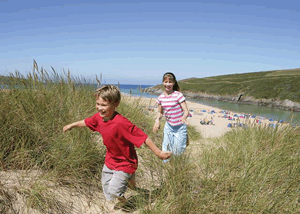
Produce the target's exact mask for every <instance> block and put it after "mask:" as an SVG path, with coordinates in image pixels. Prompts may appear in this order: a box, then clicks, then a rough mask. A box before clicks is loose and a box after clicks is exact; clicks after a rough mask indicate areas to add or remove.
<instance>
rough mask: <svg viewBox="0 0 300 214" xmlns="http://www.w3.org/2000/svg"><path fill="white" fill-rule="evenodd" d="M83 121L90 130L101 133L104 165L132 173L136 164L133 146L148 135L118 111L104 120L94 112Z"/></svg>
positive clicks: (140, 142)
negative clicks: (104, 151)
mask: <svg viewBox="0 0 300 214" xmlns="http://www.w3.org/2000/svg"><path fill="white" fill-rule="evenodd" d="M84 122H85V124H86V126H87V127H89V128H90V129H91V130H92V131H97V132H99V133H100V134H101V135H102V138H103V144H104V145H105V146H106V155H105V165H106V166H107V167H108V168H110V169H112V170H117V171H123V172H126V173H129V174H133V173H134V172H135V170H136V169H137V166H138V158H137V154H136V151H135V148H134V146H136V147H138V148H139V147H141V145H142V144H143V143H144V142H145V141H146V139H147V138H148V135H147V134H145V133H144V132H143V131H142V130H141V129H140V128H138V127H137V126H136V125H134V124H132V123H131V122H130V121H129V120H128V119H127V118H125V117H124V116H122V115H121V114H119V113H117V114H116V115H115V117H114V118H112V119H111V120H109V121H106V122H104V121H103V118H102V117H101V116H100V115H99V113H96V114H94V115H93V116H92V117H89V118H86V119H85V120H84Z"/></svg>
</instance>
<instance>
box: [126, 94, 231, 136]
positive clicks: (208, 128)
mask: <svg viewBox="0 0 300 214" xmlns="http://www.w3.org/2000/svg"><path fill="white" fill-rule="evenodd" d="M123 95H124V98H125V99H127V100H130V99H132V100H137V99H139V100H140V101H139V102H140V104H141V105H142V106H145V107H146V108H147V109H148V111H151V112H153V113H154V115H155V113H157V109H158V108H157V104H156V98H148V97H141V98H139V97H135V96H130V95H128V94H123ZM187 106H188V109H189V111H190V115H191V117H188V120H187V121H188V122H189V124H190V125H192V126H195V127H196V129H197V130H198V131H199V132H200V133H201V134H202V136H203V137H204V138H213V137H220V136H222V135H223V134H224V133H225V132H227V131H229V130H231V128H229V127H227V125H228V123H230V121H229V122H228V120H227V119H226V118H222V117H221V113H219V112H222V111H223V110H222V109H218V108H214V107H211V106H208V105H203V104H200V103H195V102H190V101H187ZM212 110H213V111H215V112H216V113H213V114H212V113H211V111H212ZM203 111H205V112H203ZM205 118H207V119H208V120H211V119H213V124H212V125H202V124H201V123H200V121H201V120H203V119H205Z"/></svg>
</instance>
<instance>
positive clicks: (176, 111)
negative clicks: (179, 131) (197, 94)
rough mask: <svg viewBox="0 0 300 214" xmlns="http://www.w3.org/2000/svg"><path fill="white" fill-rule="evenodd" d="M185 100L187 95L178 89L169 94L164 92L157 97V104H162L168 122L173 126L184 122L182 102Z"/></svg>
mask: <svg viewBox="0 0 300 214" xmlns="http://www.w3.org/2000/svg"><path fill="white" fill-rule="evenodd" d="M183 101H185V97H184V96H183V94H182V93H180V92H178V91H174V92H173V93H172V94H170V95H167V96H166V95H165V93H162V94H161V95H159V97H158V98H157V104H158V105H161V107H162V109H163V113H164V116H165V118H166V120H167V122H168V123H169V124H170V125H172V126H178V125H181V124H182V122H181V120H180V119H181V117H182V115H183V113H184V112H183V109H182V108H181V105H180V104H181V103H182V102H183Z"/></svg>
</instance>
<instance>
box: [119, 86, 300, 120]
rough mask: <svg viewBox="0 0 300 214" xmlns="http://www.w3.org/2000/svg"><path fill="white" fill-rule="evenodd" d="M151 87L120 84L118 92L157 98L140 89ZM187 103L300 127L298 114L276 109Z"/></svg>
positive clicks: (219, 103)
mask: <svg viewBox="0 0 300 214" xmlns="http://www.w3.org/2000/svg"><path fill="white" fill-rule="evenodd" d="M150 86H152V85H126V84H120V90H121V92H123V93H127V94H130V93H131V94H132V95H133V96H143V97H150V98H157V97H158V95H154V94H149V93H143V92H142V91H141V90H140V89H141V88H142V89H144V88H147V87H150ZM187 100H189V101H192V102H196V103H201V104H204V105H208V106H211V107H212V109H213V107H215V108H220V109H223V110H227V111H232V112H236V113H241V114H251V115H255V116H259V117H264V118H268V119H273V120H276V121H280V120H282V121H285V122H290V123H292V124H298V125H300V112H291V111H286V110H282V109H278V108H271V107H266V106H257V105H246V104H238V103H229V102H220V101H216V100H206V99H205V100H204V99H188V98H187Z"/></svg>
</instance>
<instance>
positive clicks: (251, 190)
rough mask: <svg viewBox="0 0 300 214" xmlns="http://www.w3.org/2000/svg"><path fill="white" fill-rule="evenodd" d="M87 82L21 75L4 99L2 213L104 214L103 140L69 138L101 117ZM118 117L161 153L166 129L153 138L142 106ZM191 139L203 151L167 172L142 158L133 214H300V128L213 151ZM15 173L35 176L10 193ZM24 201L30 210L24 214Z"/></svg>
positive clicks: (244, 136) (226, 142)
mask: <svg viewBox="0 0 300 214" xmlns="http://www.w3.org/2000/svg"><path fill="white" fill-rule="evenodd" d="M80 81H82V80H80V79H76V78H72V77H71V75H70V74H69V73H66V74H64V75H58V74H57V72H55V70H54V69H53V71H52V73H50V74H49V73H47V72H46V71H45V70H43V69H42V70H41V71H39V70H38V69H37V65H36V66H35V69H34V71H33V72H32V73H30V74H28V76H26V77H23V76H21V75H20V74H19V73H16V74H11V77H10V78H9V81H7V79H6V82H5V84H6V88H5V90H2V91H1V92H0V99H1V104H0V120H1V126H0V142H1V144H0V160H1V162H0V168H1V171H0V176H1V186H0V212H5V213H13V212H14V211H18V210H19V211H22V210H23V211H24V210H28V211H27V213H34V212H35V213H45V212H46V213H50V212H54V213H76V212H74V206H75V205H78V204H81V203H82V204H88V206H92V205H93V206H96V205H98V207H99V209H100V210H101V209H102V208H101V207H102V205H103V203H102V201H101V200H103V198H101V196H99V194H100V193H101V192H102V190H101V185H100V184H101V182H100V179H101V176H100V173H101V169H102V165H103V163H104V155H105V148H104V146H103V145H102V142H101V138H100V136H99V135H98V134H96V133H91V132H90V131H89V130H88V129H84V128H81V129H74V130H72V131H71V132H67V133H65V134H63V133H62V127H63V126H64V125H65V124H68V123H70V122H73V121H77V120H80V119H83V118H85V117H87V116H90V115H92V114H93V113H95V107H94V105H95V100H94V97H93V91H94V89H93V88H92V87H91V86H88V85H86V84H79V82H80ZM118 111H119V112H120V113H121V114H123V115H124V116H126V117H128V118H129V119H130V120H131V121H132V122H133V123H135V124H137V125H138V126H139V127H141V128H142V129H143V130H144V131H145V132H146V133H148V134H149V135H150V137H151V138H152V139H153V140H154V142H155V143H156V144H157V145H158V146H159V147H161V142H162V129H161V130H160V131H159V132H158V134H156V135H155V134H152V131H151V130H152V126H153V122H154V120H153V118H152V116H151V115H147V114H145V110H144V108H143V107H142V106H140V104H139V102H135V103H132V102H129V101H128V100H126V99H123V100H122V102H121V105H120V106H119V107H118ZM162 128H163V127H162ZM189 135H190V140H191V142H200V143H199V144H197V145H199V148H197V149H196V147H193V148H195V149H193V150H194V151H193V153H189V152H186V153H185V154H184V155H182V156H180V157H172V158H171V160H170V161H169V162H168V163H166V164H163V163H162V161H161V160H159V159H158V158H157V157H155V156H154V155H153V154H152V153H151V152H150V151H149V149H147V148H145V147H142V148H141V149H138V156H139V160H140V166H139V169H138V171H137V174H136V177H137V183H138V186H139V187H140V189H139V191H137V192H130V191H129V192H130V194H131V195H130V197H129V202H130V203H131V204H132V209H133V210H132V211H136V210H138V212H139V213H172V214H174V213H175V214H176V213H178V214H179V213H299V212H300V208H299V200H300V199H299V195H300V185H299V183H300V180H299V178H300V175H299V173H300V166H299V164H300V152H299V151H300V145H299V142H300V130H299V128H292V127H289V126H287V127H286V128H284V129H273V128H259V127H254V128H249V129H241V130H236V131H232V132H229V133H227V134H225V135H224V136H222V137H221V138H218V139H214V141H212V142H210V143H209V144H208V143H205V144H201V142H202V141H203V139H201V138H200V135H199V134H197V132H196V131H195V129H193V128H189ZM11 172H15V173H16V174H17V173H19V172H37V173H36V175H35V176H33V175H31V176H30V179H28V180H27V177H26V179H25V177H24V178H20V179H18V180H16V182H17V183H18V184H15V187H14V189H13V190H12V189H11V188H10V186H9V185H8V182H6V180H7V179H11V178H8V177H5V175H6V174H5V173H8V174H7V175H11V174H9V173H11ZM6 183H7V184H6ZM65 195H69V198H68V197H65ZM77 196H78V197H77ZM76 197H77V199H76V200H75V198H76ZM18 198H19V199H18ZM20 198H22V200H23V201H25V203H24V204H23V205H22V206H20V207H21V208H20V207H19V208H18V206H17V201H18V203H19V202H20ZM78 198H80V200H78ZM83 199H84V200H83ZM22 200H21V201H22ZM101 203H102V204H101ZM91 204H92V205H91ZM24 208H26V209H24ZM76 209H77V210H78V207H76ZM13 210H14V211H13ZM32 211H34V212H32ZM77 213H80V212H77Z"/></svg>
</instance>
